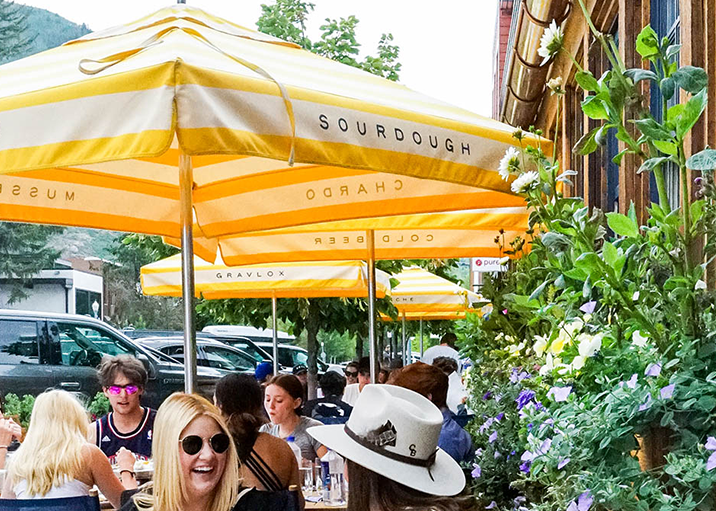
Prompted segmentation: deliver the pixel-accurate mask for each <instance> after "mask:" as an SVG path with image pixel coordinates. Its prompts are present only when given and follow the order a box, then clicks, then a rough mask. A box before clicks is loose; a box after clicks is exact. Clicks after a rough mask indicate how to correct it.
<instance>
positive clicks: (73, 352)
mask: <svg viewBox="0 0 716 511" xmlns="http://www.w3.org/2000/svg"><path fill="white" fill-rule="evenodd" d="M57 327H58V328H59V334H60V335H59V338H60V346H61V360H62V365H68V366H90V367H95V366H97V365H99V363H100V362H101V361H102V356H103V355H112V356H114V355H135V352H134V350H133V349H131V347H130V346H127V345H125V344H124V343H123V342H122V341H121V340H120V339H118V338H115V337H114V336H112V335H111V334H109V332H105V331H102V330H99V329H97V328H94V327H90V326H86V325H76V324H72V323H57Z"/></svg>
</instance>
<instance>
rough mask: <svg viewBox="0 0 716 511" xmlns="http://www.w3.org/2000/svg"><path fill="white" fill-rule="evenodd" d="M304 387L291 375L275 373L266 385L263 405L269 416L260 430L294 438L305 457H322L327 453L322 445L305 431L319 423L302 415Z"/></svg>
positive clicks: (312, 458) (311, 458) (309, 458)
mask: <svg viewBox="0 0 716 511" xmlns="http://www.w3.org/2000/svg"><path fill="white" fill-rule="evenodd" d="M302 406H303V386H302V385H301V382H300V381H298V378H296V377H295V376H294V375H292V374H279V375H278V376H274V377H273V378H272V379H271V381H270V382H269V384H268V386H267V387H266V393H265V396H264V408H265V409H266V413H268V416H269V418H270V419H271V423H270V424H264V425H263V426H261V428H260V429H259V431H260V432H261V433H268V434H270V435H273V436H277V437H279V438H283V439H286V438H288V437H289V436H292V437H294V441H295V442H296V445H297V446H298V447H299V449H301V456H302V457H303V459H306V460H315V459H316V458H322V457H323V456H324V455H325V454H326V453H327V452H328V449H326V448H325V447H324V446H323V445H321V444H320V443H319V442H317V441H316V440H315V439H313V438H312V437H311V436H309V435H308V433H306V430H307V429H308V428H310V427H311V426H320V425H321V423H320V422H319V421H317V420H315V419H311V418H310V417H305V416H303V415H302V411H301V408H302Z"/></svg>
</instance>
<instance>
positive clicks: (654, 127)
mask: <svg viewBox="0 0 716 511" xmlns="http://www.w3.org/2000/svg"><path fill="white" fill-rule="evenodd" d="M633 122H634V124H636V127H637V128H639V131H641V132H642V133H643V134H644V135H646V136H647V137H649V138H651V139H652V140H665V141H669V140H671V139H672V138H673V136H672V134H671V132H670V131H669V130H667V129H666V128H665V127H664V126H662V125H661V124H660V123H658V122H656V120H654V119H652V118H651V117H647V118H646V119H637V120H636V121H633Z"/></svg>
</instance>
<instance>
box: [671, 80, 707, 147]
mask: <svg viewBox="0 0 716 511" xmlns="http://www.w3.org/2000/svg"><path fill="white" fill-rule="evenodd" d="M706 101H707V96H706V89H704V90H702V91H701V92H699V93H698V94H696V95H695V96H692V97H691V99H689V100H688V101H687V102H686V105H684V110H683V111H682V112H681V115H679V116H678V117H677V118H676V119H675V121H676V134H677V135H678V136H679V138H683V137H684V136H685V135H686V134H687V133H688V132H689V130H691V128H693V127H694V124H696V122H697V121H698V120H699V117H701V114H702V113H703V112H704V109H705V108H706Z"/></svg>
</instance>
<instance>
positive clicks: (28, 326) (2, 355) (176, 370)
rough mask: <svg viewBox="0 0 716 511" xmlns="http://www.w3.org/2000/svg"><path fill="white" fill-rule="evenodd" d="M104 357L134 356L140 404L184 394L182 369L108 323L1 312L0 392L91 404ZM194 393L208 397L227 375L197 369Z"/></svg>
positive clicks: (179, 365)
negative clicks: (57, 394) (56, 393)
mask: <svg viewBox="0 0 716 511" xmlns="http://www.w3.org/2000/svg"><path fill="white" fill-rule="evenodd" d="M104 355H132V356H135V357H137V358H138V359H139V360H141V361H142V363H143V364H144V365H145V367H146V368H147V373H148V375H149V380H148V382H147V386H146V389H145V392H144V397H143V398H142V402H143V404H145V405H147V406H150V407H153V408H156V407H158V406H159V405H160V404H161V402H162V401H163V400H164V398H166V397H167V396H168V395H169V394H171V393H173V392H176V391H182V390H184V366H183V365H181V364H179V363H177V361H176V360H174V359H172V358H171V357H168V356H160V355H158V354H156V353H153V352H151V351H150V350H147V349H145V348H144V347H142V346H140V345H138V344H137V343H135V342H133V341H131V340H130V339H128V338H127V337H125V336H124V335H122V334H121V333H120V332H119V331H117V330H115V329H114V328H112V327H111V326H109V325H108V324H106V323H104V322H102V321H99V320H96V319H94V318H90V317H88V316H77V315H73V314H54V313H49V312H31V311H16V310H9V309H0V393H2V394H3V395H4V394H6V393H8V392H12V393H15V394H18V395H20V396H22V395H23V394H33V395H37V394H39V393H41V392H43V391H44V390H46V389H48V388H51V387H54V388H61V389H65V390H67V391H70V392H73V393H76V394H80V395H82V396H83V397H84V398H86V399H91V398H92V397H94V395H95V394H96V393H97V392H99V391H100V390H101V388H100V385H99V382H98V380H97V371H96V367H97V365H99V363H100V362H101V360H102V357H103V356H104ZM197 373H198V374H197V390H198V391H199V392H200V393H201V394H204V395H206V396H212V395H213V393H214V388H215V386H216V382H217V381H218V380H219V378H221V377H222V376H223V375H224V374H226V371H221V370H217V369H212V368H208V367H199V368H197Z"/></svg>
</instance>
